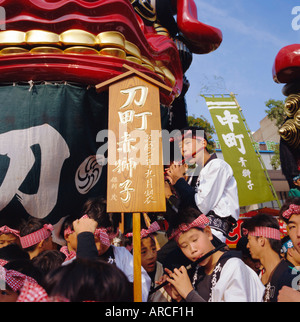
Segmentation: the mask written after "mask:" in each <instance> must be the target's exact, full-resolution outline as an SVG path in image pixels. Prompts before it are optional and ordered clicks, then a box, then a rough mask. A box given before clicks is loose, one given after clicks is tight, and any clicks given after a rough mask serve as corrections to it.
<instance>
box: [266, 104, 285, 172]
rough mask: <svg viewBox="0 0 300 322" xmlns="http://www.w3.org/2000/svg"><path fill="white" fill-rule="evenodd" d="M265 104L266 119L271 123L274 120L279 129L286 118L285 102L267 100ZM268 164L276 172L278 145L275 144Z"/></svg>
mask: <svg viewBox="0 0 300 322" xmlns="http://www.w3.org/2000/svg"><path fill="white" fill-rule="evenodd" d="M265 104H266V107H267V108H268V109H267V110H265V112H266V113H267V116H268V118H269V119H270V120H271V121H273V120H275V124H276V126H277V127H278V129H280V128H281V126H282V125H283V123H284V122H285V119H286V117H287V116H286V114H285V112H284V104H285V101H281V100H274V99H269V100H268V101H267V102H265ZM270 163H271V165H272V168H273V169H274V170H277V169H278V168H279V167H280V154H279V144H277V145H276V147H275V149H274V155H273V156H272V158H271V162H270Z"/></svg>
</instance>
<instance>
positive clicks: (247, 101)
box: [186, 0, 300, 131]
mask: <svg viewBox="0 0 300 322" xmlns="http://www.w3.org/2000/svg"><path fill="white" fill-rule="evenodd" d="M195 3H196V5H197V9H198V20H200V21H201V22H203V23H206V24H209V25H212V26H214V27H218V28H219V29H221V30H222V33H223V42H222V44H221V46H220V47H219V48H218V49H217V50H216V51H215V52H213V53H210V54H206V55H194V56H193V62H192V65H191V67H190V69H189V70H188V71H187V73H186V76H187V77H188V79H189V81H190V84H191V85H190V88H189V91H188V93H187V95H186V100H187V106H188V114H189V115H195V116H196V117H200V116H201V115H203V116H204V117H205V118H207V120H208V121H209V122H211V123H212V119H211V117H210V114H209V111H208V109H207V106H206V103H205V100H204V98H202V97H200V94H204V93H217V94H223V93H224V94H229V93H230V92H233V93H235V94H236V95H237V96H236V98H237V100H238V102H239V104H240V106H241V107H242V110H243V114H244V116H245V118H246V121H247V123H248V126H249V128H250V130H251V131H256V130H257V129H258V128H259V127H260V124H259V121H260V120H261V119H263V118H264V117H265V116H266V113H265V110H266V106H265V102H266V101H267V100H269V99H270V98H273V99H281V100H284V99H285V96H284V95H283V94H282V92H281V90H282V87H283V84H277V83H275V82H274V81H273V78H272V66H273V63H274V60H275V57H276V55H277V53H278V52H279V50H280V49H281V48H282V47H285V46H287V45H291V44H295V43H300V42H299V41H300V30H298V31H295V30H293V28H292V20H293V19H294V18H295V17H296V16H295V15H292V9H293V7H295V6H300V2H299V1H297V0H263V1H262V0H226V1H225V0H210V1H208V0H195ZM299 23H300V22H299Z"/></svg>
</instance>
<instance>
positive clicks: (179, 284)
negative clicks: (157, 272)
mask: <svg viewBox="0 0 300 322" xmlns="http://www.w3.org/2000/svg"><path fill="white" fill-rule="evenodd" d="M165 271H166V272H167V273H168V274H169V277H167V279H166V280H167V281H168V282H169V283H170V284H172V285H173V286H174V287H175V288H176V290H177V292H178V294H179V295H180V296H181V297H182V298H184V299H185V298H186V297H187V296H188V294H189V293H190V292H191V291H192V290H193V286H192V283H191V281H190V278H189V276H188V273H187V270H186V268H185V267H184V266H181V267H180V268H179V269H177V268H175V269H174V271H173V272H172V271H170V270H169V269H167V268H166V269H165Z"/></svg>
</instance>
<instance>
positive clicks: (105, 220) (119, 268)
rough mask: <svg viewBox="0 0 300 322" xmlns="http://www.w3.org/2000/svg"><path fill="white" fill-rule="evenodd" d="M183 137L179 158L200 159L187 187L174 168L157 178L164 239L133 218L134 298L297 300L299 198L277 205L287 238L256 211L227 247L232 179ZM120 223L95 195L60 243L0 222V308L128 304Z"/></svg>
mask: <svg viewBox="0 0 300 322" xmlns="http://www.w3.org/2000/svg"><path fill="white" fill-rule="evenodd" d="M193 131H194V129H190V130H189V131H188V133H187V134H188V135H187V136H185V135H184V136H182V137H181V140H180V147H181V148H182V150H183V149H185V151H183V152H184V153H183V154H186V152H187V147H184V144H185V145H186V146H188V145H189V144H190V143H193V141H194V140H198V141H199V142H200V144H202V145H203V148H202V149H198V150H197V152H196V153H193V149H195V147H193V145H192V144H191V150H190V151H189V152H188V153H189V154H190V155H191V156H192V158H194V159H195V162H196V163H199V164H200V163H201V162H202V169H201V170H200V172H199V173H198V174H197V177H196V179H197V180H196V182H195V185H194V186H193V185H192V184H190V183H188V178H186V176H185V170H184V169H185V167H184V166H183V165H177V164H173V165H172V166H171V167H170V168H169V169H168V170H167V172H166V173H167V180H168V181H169V183H170V184H171V187H170V188H171V190H172V191H173V192H174V194H175V195H176V197H177V198H178V199H179V200H180V202H179V203H178V204H179V206H178V204H177V205H176V207H174V203H172V204H171V206H172V207H171V208H169V210H170V211H169V213H168V214H166V218H167V219H168V224H169V229H168V230H167V233H166V234H165V235H167V236H168V241H164V243H163V244H162V243H161V244H160V245H159V242H158V238H157V233H158V231H160V230H161V227H160V225H159V224H158V223H157V222H156V219H155V215H153V216H150V218H152V220H150V219H149V217H147V216H145V217H141V218H145V219H146V220H143V221H142V225H141V227H142V229H141V232H140V238H141V265H142V267H141V284H142V301H143V302H147V301H148V302H171V301H175V302H176V301H177V302H208V301H211V302H221V301H224V302H236V301H239V302H240V301H244V302H261V301H265V302H277V301H297V302H300V292H299V290H300V287H299V284H300V283H299V281H300V271H299V268H300V198H298V197H293V198H289V199H287V201H286V202H285V204H284V205H283V206H282V208H281V209H280V218H281V219H282V220H283V221H285V222H286V224H287V227H288V236H286V237H285V238H283V239H282V238H281V235H280V230H279V223H278V220H277V219H275V218H273V217H272V216H269V215H265V214H259V215H256V216H254V217H253V218H251V219H248V220H246V221H245V222H244V223H243V225H242V233H243V237H242V238H241V239H240V240H239V242H238V243H237V249H236V250H230V249H229V248H228V247H227V245H226V244H225V243H224V242H225V239H226V238H225V237H226V236H227V234H228V232H229V231H230V228H231V226H232V224H233V223H234V221H236V220H237V219H238V218H237V205H238V203H237V199H236V198H237V193H236V182H235V179H234V177H233V174H232V170H231V168H230V167H229V166H228V165H227V164H225V163H224V161H222V162H220V161H217V160H216V158H215V157H212V156H210V155H209V154H208V151H207V150H206V145H207V140H206V138H205V137H204V139H203V138H202V137H199V136H198V134H197V133H196V132H193ZM200 154H202V156H201V155H200ZM203 173H204V174H203ZM177 206H178V207H177ZM120 221H121V214H111V213H108V212H107V211H106V200H105V199H103V198H101V197H99V198H93V199H89V200H87V201H86V203H85V204H84V206H83V209H82V212H81V215H80V216H79V218H77V219H76V218H72V217H67V218H65V220H64V222H63V224H62V226H61V228H60V232H56V235H57V233H59V235H60V237H61V239H62V240H64V245H60V244H57V243H53V241H52V234H53V233H54V231H53V230H54V228H53V226H52V225H51V224H49V223H47V222H46V221H45V220H43V219H38V218H33V217H30V218H29V219H28V220H26V221H24V222H23V223H22V225H21V226H20V227H18V229H16V227H14V229H12V228H11V227H8V226H7V225H5V223H4V225H2V227H0V302H13V301H17V302H90V301H94V302H132V301H133V283H134V280H133V272H134V261H133V255H132V252H133V251H134V249H132V232H131V231H129V232H127V231H122V232H120V231H119V224H120ZM129 227H130V225H129ZM129 230H130V229H129ZM116 238H117V239H118V240H119V241H121V242H119V244H120V245H118V246H115V245H114V242H115V240H116ZM125 246H126V247H125Z"/></svg>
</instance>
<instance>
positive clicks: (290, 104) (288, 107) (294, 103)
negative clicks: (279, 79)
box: [284, 94, 300, 117]
mask: <svg viewBox="0 0 300 322" xmlns="http://www.w3.org/2000/svg"><path fill="white" fill-rule="evenodd" d="M299 105H300V95H299V94H291V95H289V97H288V98H287V100H286V102H285V104H284V111H285V113H286V115H287V116H288V117H293V116H294V114H295V113H296V112H297V111H298V110H299Z"/></svg>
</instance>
